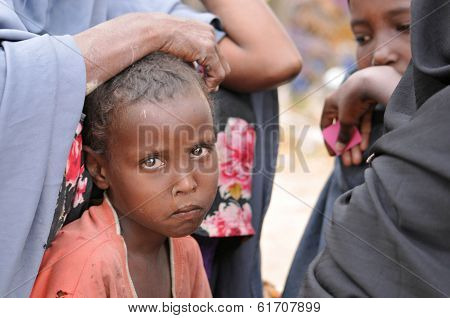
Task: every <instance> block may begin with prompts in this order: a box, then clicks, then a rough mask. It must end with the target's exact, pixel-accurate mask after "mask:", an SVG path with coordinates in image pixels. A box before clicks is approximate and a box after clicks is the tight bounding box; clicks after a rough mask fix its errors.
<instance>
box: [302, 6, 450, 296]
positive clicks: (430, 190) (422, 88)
mask: <svg viewBox="0 0 450 318" xmlns="http://www.w3.org/2000/svg"><path fill="white" fill-rule="evenodd" d="M412 20H413V23H412V38H411V41H412V53H413V58H412V63H411V65H410V67H409V68H408V70H407V72H406V73H405V75H404V76H403V78H402V80H401V82H400V84H399V86H398V87H397V89H396V91H395V92H394V95H393V96H392V98H391V100H390V102H389V104H388V106H387V110H386V115H385V125H386V126H385V128H386V133H385V135H383V136H382V137H381V138H380V139H379V140H378V141H377V143H376V144H375V145H374V147H373V149H372V152H373V153H374V154H375V158H374V159H373V160H372V162H371V167H370V168H368V169H366V171H365V182H364V184H362V185H361V186H358V187H356V188H354V189H353V190H352V191H349V192H347V193H345V194H344V195H342V196H341V197H340V198H339V199H338V200H337V201H336V203H335V206H334V213H333V216H332V220H331V224H330V226H329V228H328V230H327V233H326V242H327V243H326V244H327V245H326V248H325V250H324V251H323V252H322V253H321V254H320V255H319V256H318V257H317V258H316V259H315V260H314V261H313V263H312V264H311V266H310V268H309V270H308V274H307V278H306V282H305V284H304V287H303V289H302V290H301V292H300V296H301V297H352V296H361V297H368V296H371V297H445V296H447V297H448V296H449V295H450V239H449V235H450V87H449V82H450V1H449V0H445V1H444V0H416V1H414V0H413V2H412Z"/></svg>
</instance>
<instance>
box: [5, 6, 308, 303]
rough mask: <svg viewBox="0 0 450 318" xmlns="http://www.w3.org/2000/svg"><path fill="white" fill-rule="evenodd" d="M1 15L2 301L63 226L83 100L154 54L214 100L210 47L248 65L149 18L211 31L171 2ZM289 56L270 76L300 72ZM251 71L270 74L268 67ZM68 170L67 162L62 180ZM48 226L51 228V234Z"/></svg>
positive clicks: (23, 281)
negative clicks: (187, 73)
mask: <svg viewBox="0 0 450 318" xmlns="http://www.w3.org/2000/svg"><path fill="white" fill-rule="evenodd" d="M0 5H1V6H2V8H3V9H4V10H3V9H2V10H1V11H0V12H1V14H0V23H1V25H2V30H1V32H0V39H1V45H2V46H1V48H2V50H1V52H0V87H1V88H2V89H1V90H0V91H1V92H2V93H1V94H2V99H1V100H2V102H1V105H0V108H1V112H0V125H1V126H0V131H1V134H0V149H1V150H2V153H4V154H6V155H4V156H2V158H1V159H0V169H1V170H0V176H1V177H2V179H3V180H8V183H9V186H8V187H6V188H4V189H3V190H2V191H1V193H0V206H1V208H2V211H5V212H4V213H2V217H1V224H2V230H1V232H0V250H1V251H2V256H1V259H0V293H1V296H10V297H11V296H16V297H18V296H22V297H23V296H27V295H29V292H30V290H31V287H32V284H33V281H34V278H35V276H36V273H37V270H38V267H39V264H40V261H41V258H42V255H43V253H44V250H45V248H46V247H47V246H48V245H47V243H48V242H49V240H48V238H49V236H50V237H52V235H54V233H56V232H57V230H58V228H59V227H60V226H61V225H62V223H64V221H65V218H66V217H67V213H66V212H67V211H64V209H58V210H57V211H56V213H55V205H56V201H57V196H58V191H59V190H60V189H61V179H62V176H63V172H64V166H65V164H66V162H67V157H68V153H69V149H70V145H71V143H72V140H73V139H72V137H73V134H74V132H75V131H76V127H77V125H78V122H79V120H80V117H81V111H82V105H83V100H84V96H85V95H86V93H88V92H91V91H92V90H94V89H95V88H96V87H98V86H99V85H100V84H101V83H103V82H105V81H106V80H108V79H109V78H111V77H112V76H114V75H115V74H117V73H118V72H120V71H121V70H123V69H124V68H126V67H127V66H128V65H130V64H131V63H133V62H135V61H137V60H138V59H139V58H141V57H143V56H145V55H147V54H149V53H150V52H152V51H156V50H162V51H165V52H169V53H171V54H174V55H177V56H179V57H181V58H183V59H184V60H187V61H197V62H198V63H199V64H200V65H202V66H204V68H205V70H206V84H207V85H208V87H209V88H210V89H211V90H213V89H216V87H217V85H218V84H219V83H220V81H221V80H222V79H223V78H224V76H225V75H227V74H228V73H229V66H228V63H227V62H226V61H225V60H224V58H223V55H222V54H221V53H220V50H221V49H219V48H218V46H217V45H216V43H215V42H216V40H218V39H222V41H221V44H220V46H225V44H222V43H226V45H227V49H226V50H225V48H223V51H224V52H225V51H227V52H230V51H231V52H236V55H235V56H236V57H237V58H236V59H233V58H231V56H230V58H229V60H230V62H229V63H230V65H231V67H233V65H232V64H233V63H236V62H239V61H240V60H242V58H243V57H245V56H246V55H245V52H247V51H246V50H247V48H241V47H240V46H239V44H237V43H236V42H234V41H232V40H227V41H225V42H224V40H225V39H226V38H227V37H225V38H224V34H223V33H220V32H216V37H214V33H213V29H212V28H211V26H208V25H206V24H201V23H196V22H192V21H189V20H184V19H180V18H176V17H171V16H168V15H165V14H161V13H152V12H155V11H159V12H166V13H170V14H172V15H179V16H184V17H190V18H194V19H197V20H200V21H203V22H207V23H213V24H217V21H218V20H217V18H216V17H215V16H214V15H211V14H208V13H204V14H198V13H195V12H193V11H192V10H190V9H188V8H187V7H186V6H184V5H182V4H180V3H179V2H178V1H152V2H148V3H143V2H139V3H138V2H118V1H113V2H106V1H101V0H98V1H94V0H90V1H83V2H77V3H75V4H74V3H73V2H69V1H53V0H48V1H44V2H40V3H39V6H35V5H32V4H30V3H28V2H27V3H25V2H24V1H23V0H1V1H0ZM233 8H234V9H235V10H240V9H242V5H238V4H237V3H234V7H233ZM50 34H51V35H50ZM64 34H72V35H73V36H70V35H64ZM63 35H64V36H63ZM287 52H288V54H287V55H285V56H284V59H282V60H280V61H279V63H277V64H276V67H274V69H275V70H277V72H279V73H282V74H284V75H286V74H290V75H292V74H294V73H295V72H297V71H298V68H299V67H300V62H299V57H298V54H297V53H295V54H292V52H295V51H292V50H287ZM226 54H227V55H230V53H226ZM259 62H260V63H263V64H262V65H269V64H270V62H272V61H271V60H270V59H268V58H267V59H262V60H259ZM293 64H294V65H295V67H294V68H292V65H293ZM236 69H237V70H241V71H240V72H238V71H237V70H236V72H238V73H237V74H240V76H237V77H230V80H229V81H228V82H229V83H230V84H229V85H231V86H232V85H233V83H236V84H239V83H238V81H237V79H239V78H240V79H242V81H243V83H242V85H239V87H241V88H243V89H258V88H261V86H258V85H261V82H258V79H256V80H255V81H254V82H252V85H250V86H246V85H249V84H248V83H247V82H246V76H245V74H246V68H245V65H243V66H240V67H239V68H236ZM6 70H8V72H6ZM280 70H283V71H280ZM229 76H232V75H231V74H230V75H229ZM274 81H278V78H275V79H274ZM246 83H247V84H246ZM266 84H267V83H266ZM273 84H274V83H272V85H273ZM19 92H20V93H19ZM77 136H79V132H78V130H77ZM77 140H78V139H76V140H75V143H76V142H77ZM24 149H27V151H28V152H29V153H31V154H32V155H33V161H32V162H31V161H30V160H28V159H26V157H25V156H23V154H24ZM78 149H79V145H78V146H76V147H72V150H74V153H77V150H78ZM75 157H76V158H78V157H77V156H75ZM77 160H78V159H77ZM77 162H78V161H77ZM67 167H69V169H67ZM70 167H72V165H71V162H70V161H69V162H68V164H67V165H66V175H67V171H72V170H71V168H70ZM76 170H80V169H76ZM70 176H72V175H70ZM69 180H73V179H71V178H69ZM83 181H84V180H83ZM72 186H73V185H72ZM80 188H81V189H80V190H83V188H84V182H81V184H80ZM77 191H78V182H77ZM78 194H79V193H77V194H76V195H75V198H79V196H78ZM74 202H78V200H75V199H74ZM69 204H70V202H69ZM17 211H20V213H18V212H17ZM52 220H56V223H57V224H56V226H54V227H52ZM53 224H55V222H53ZM51 227H52V232H51V233H50V235H49V232H50V228H51ZM12 229H14V230H12Z"/></svg>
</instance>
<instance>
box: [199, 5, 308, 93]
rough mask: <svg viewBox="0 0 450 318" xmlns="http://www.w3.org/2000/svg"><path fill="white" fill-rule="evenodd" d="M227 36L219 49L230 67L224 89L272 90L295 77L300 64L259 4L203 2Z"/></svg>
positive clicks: (268, 12) (289, 42)
mask: <svg viewBox="0 0 450 318" xmlns="http://www.w3.org/2000/svg"><path fill="white" fill-rule="evenodd" d="M202 2H203V4H204V5H205V7H206V8H207V9H208V11H210V12H212V13H214V14H216V15H217V16H218V17H220V19H221V21H222V23H223V27H224V29H225V31H226V33H227V37H225V38H224V39H223V40H222V41H220V42H219V47H220V49H221V51H222V53H223V55H224V56H225V58H226V60H227V61H228V63H229V64H230V67H231V73H230V74H229V75H228V76H227V77H226V78H225V81H224V85H225V86H226V87H228V88H231V89H234V90H236V91H247V92H250V91H257V90H262V89H267V88H270V87H275V86H278V85H280V84H282V83H283V82H286V81H288V80H290V79H292V78H293V77H294V76H296V75H297V74H298V73H299V72H300V70H301V66H302V60H301V56H300V54H299V52H298V51H297V49H296V47H295V46H294V43H293V42H292V40H291V39H290V38H289V36H288V34H287V32H286V31H285V30H284V28H283V26H282V25H281V23H280V22H279V21H278V19H277V18H276V17H275V15H274V14H273V12H272V11H271V9H270V8H269V6H268V5H267V4H266V2H265V1H263V0H245V1H243V0H203V1H202Z"/></svg>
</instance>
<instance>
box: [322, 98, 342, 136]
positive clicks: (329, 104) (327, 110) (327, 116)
mask: <svg viewBox="0 0 450 318" xmlns="http://www.w3.org/2000/svg"><path fill="white" fill-rule="evenodd" d="M337 118H338V107H337V104H336V103H335V99H334V95H333V94H332V95H330V96H329V97H328V98H327V99H326V100H325V103H324V105H323V109H322V116H321V118H320V128H321V129H322V130H324V129H325V128H327V127H328V126H331V125H332V124H333V122H334V120H336V119H337Z"/></svg>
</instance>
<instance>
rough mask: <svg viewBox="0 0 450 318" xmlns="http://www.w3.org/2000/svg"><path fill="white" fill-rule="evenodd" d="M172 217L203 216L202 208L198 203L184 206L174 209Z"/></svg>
mask: <svg viewBox="0 0 450 318" xmlns="http://www.w3.org/2000/svg"><path fill="white" fill-rule="evenodd" d="M172 216H173V217H176V218H178V219H185V220H188V219H192V218H197V217H203V208H202V207H200V206H198V205H189V206H184V207H182V208H180V209H178V210H176V211H175V212H174V213H173V214H172Z"/></svg>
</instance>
